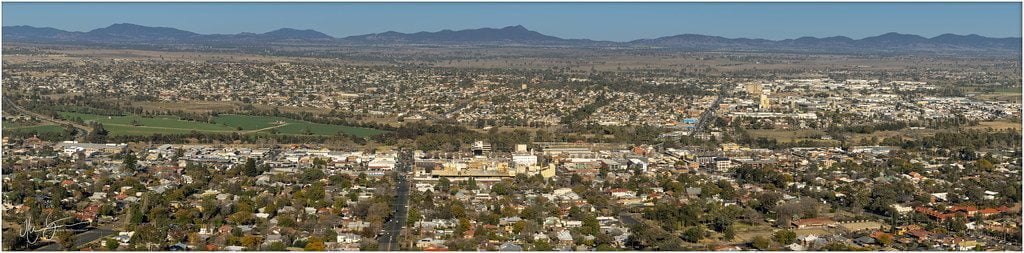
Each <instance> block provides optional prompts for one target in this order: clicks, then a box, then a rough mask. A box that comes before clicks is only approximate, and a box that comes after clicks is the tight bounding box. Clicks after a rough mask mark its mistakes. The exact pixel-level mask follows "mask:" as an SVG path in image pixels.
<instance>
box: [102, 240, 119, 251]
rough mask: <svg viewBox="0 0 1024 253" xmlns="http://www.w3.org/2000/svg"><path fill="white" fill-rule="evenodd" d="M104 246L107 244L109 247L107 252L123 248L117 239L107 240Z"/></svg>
mask: <svg viewBox="0 0 1024 253" xmlns="http://www.w3.org/2000/svg"><path fill="white" fill-rule="evenodd" d="M104 244H106V245H105V246H107V250H110V251H114V250H117V246H121V242H118V241H117V239H114V238H110V239H107V241H106V242H104Z"/></svg>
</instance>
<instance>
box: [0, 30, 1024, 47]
mask: <svg viewBox="0 0 1024 253" xmlns="http://www.w3.org/2000/svg"><path fill="white" fill-rule="evenodd" d="M3 40H4V41H7V42H31V43H53V44H101V45H102V44H110V45H122V46H123V45H168V44H219V45H257V44H288V43H300V44H336V45H375V46H381V45H386V46H399V45H441V46H444V45H498V46H501V45H507V46H542V47H546V46H554V47H617V48H618V47H627V48H664V49H679V50H738V51H822V52H952V53H956V52H1017V53H1019V52H1020V51H1021V38H990V37H984V36H979V35H974V34H971V35H956V34H943V35H939V36H936V37H932V38H925V37H922V36H918V35H912V34H900V33H886V34H882V35H878V36H872V37H867V38H863V39H852V38H849V37H843V36H835V37H825V38H815V37H801V38H797V39H786V40H766V39H747V38H725V37H719V36H708V35H699V34H681V35H674V36H666V37H660V38H653V39H638V40H633V41H628V42H611V41H595V40H588V39H563V38H559V37H555V36H550V35H545V34H542V33H539V32H536V31H531V30H529V29H526V28H525V27H523V26H508V27H504V28H480V29H467V30H458V31H453V30H441V31H437V32H417V33H400V32H394V31H389V32H383V33H374V34H365V35H357V36H349V37H343V38H335V37H332V36H330V35H327V34H324V33H321V32H318V31H315V30H298V29H291V28H282V29H278V30H274V31H270V32H266V33H259V34H257V33H238V34H198V33H194V32H189V31H185V30H180V29H175V28H169V27H149V26H142V25H135V24H126V23H124V24H113V25H111V26H108V27H104V28H98V29H95V30H91V31H88V32H72V31H64V30H60V29H55V28H49V27H32V26H4V27H3Z"/></svg>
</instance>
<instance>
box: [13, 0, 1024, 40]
mask: <svg viewBox="0 0 1024 253" xmlns="http://www.w3.org/2000/svg"><path fill="white" fill-rule="evenodd" d="M2 8H3V25H5V26H9V25H31V26H45V27H54V28H59V29H64V30H71V31H88V30H92V29H95V28H100V27H105V26H108V25H110V24H113V23H134V24H140V25H147V26H166V27H174V28H179V29H183V30H188V31H192V32H197V33H203V34H209V33H239V32H256V33H262V32H267V31H271V30H274V29H277V28H281V27H289V28H299V29H315V30H318V31H321V32H324V33H326V34H328V35H331V36H335V37H344V36H349V35H359V34H366V33H377V32H385V31H399V32H418V31H438V30H441V29H454V30H459V29H469V28H480V27H495V28H497V27H504V26H510V25H523V26H526V28H528V29H531V30H535V31H538V32H541V33H544V34H548V35H554V36H559V37H563V38H588V39H597V40H612V41H628V40H633V39H640V38H656V37H661V36H668V35H676V34H682V33H696V34H705V35H718V36H724V37H729V38H736V37H746V38H765V39H788V38H797V37H801V36H815V37H825V36H836V35H842V36H848V37H852V38H855V39H859V38H863V37H867V36H874V35H879V34H882V33H886V32H900V33H911V34H918V35H922V36H925V37H932V36H936V35H939V34H943V33H955V34H972V33H973V34H979V35H983V36H990V37H1020V36H1021V6H1020V3H4V4H3V7H2Z"/></svg>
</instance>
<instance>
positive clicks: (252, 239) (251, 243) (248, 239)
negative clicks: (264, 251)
mask: <svg viewBox="0 0 1024 253" xmlns="http://www.w3.org/2000/svg"><path fill="white" fill-rule="evenodd" d="M262 243H263V238H262V237H259V236H255V235H246V236H245V237H242V246H244V247H245V248H247V249H250V250H257V249H259V247H260V244H262Z"/></svg>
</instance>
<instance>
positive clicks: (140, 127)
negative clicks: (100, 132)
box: [58, 112, 384, 136]
mask: <svg viewBox="0 0 1024 253" xmlns="http://www.w3.org/2000/svg"><path fill="white" fill-rule="evenodd" d="M60 115H61V117H64V118H66V119H82V120H83V121H86V122H88V121H96V122H99V123H101V124H103V127H104V128H106V129H107V131H110V134H111V135H115V136H116V135H152V134H185V133H190V132H192V131H198V132H209V133H233V132H238V133H243V134H245V133H254V132H265V133H270V132H274V133H277V134H294V135H300V134H307V133H308V134H313V135H335V134H338V133H339V132H340V133H347V134H352V135H356V136H371V135H375V134H380V133H383V132H384V131H381V130H377V129H370V128H360V127H349V126H338V125H328V124H318V123H312V122H307V121H301V120H295V119H288V118H281V117H268V116H249V115H219V116H217V117H214V119H213V123H206V122H196V121H189V120H182V119H179V118H177V117H175V116H159V117H143V116H138V115H128V116H105V115H95V114H84V113H72V112H61V113H60ZM58 129H59V127H58Z"/></svg>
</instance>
